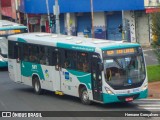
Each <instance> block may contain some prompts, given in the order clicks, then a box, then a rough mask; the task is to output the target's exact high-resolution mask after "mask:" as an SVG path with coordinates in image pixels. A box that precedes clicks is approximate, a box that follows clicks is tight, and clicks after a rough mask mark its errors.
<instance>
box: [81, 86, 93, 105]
mask: <svg viewBox="0 0 160 120" xmlns="http://www.w3.org/2000/svg"><path fill="white" fill-rule="evenodd" d="M80 99H81V102H82V103H83V104H85V105H90V104H91V101H90V100H89V94H88V91H87V89H86V88H85V87H83V88H81V91H80Z"/></svg>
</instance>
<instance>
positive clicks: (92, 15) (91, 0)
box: [90, 0, 94, 38]
mask: <svg viewBox="0 0 160 120" xmlns="http://www.w3.org/2000/svg"><path fill="white" fill-rule="evenodd" d="M90 2H91V19H92V38H94V14H93V0H90Z"/></svg>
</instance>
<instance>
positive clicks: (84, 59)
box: [77, 52, 89, 72]
mask: <svg viewBox="0 0 160 120" xmlns="http://www.w3.org/2000/svg"><path fill="white" fill-rule="evenodd" d="M77 55H78V56H77V57H78V62H77V68H78V70H80V71H83V72H89V60H88V54H87V53H84V52H79V53H78V54H77Z"/></svg>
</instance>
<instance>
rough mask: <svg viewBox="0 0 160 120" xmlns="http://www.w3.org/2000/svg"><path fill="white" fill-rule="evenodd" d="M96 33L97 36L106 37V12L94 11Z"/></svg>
mask: <svg viewBox="0 0 160 120" xmlns="http://www.w3.org/2000/svg"><path fill="white" fill-rule="evenodd" d="M94 35H95V38H100V39H105V38H106V25H105V13H104V12H97V13H94Z"/></svg>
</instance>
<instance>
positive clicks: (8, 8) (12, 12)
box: [1, 0, 16, 19]
mask: <svg viewBox="0 0 160 120" xmlns="http://www.w3.org/2000/svg"><path fill="white" fill-rule="evenodd" d="M3 1H4V0H3ZM7 1H8V0H6V1H4V2H3V4H2V5H3V6H2V7H1V11H2V15H4V16H8V17H12V18H13V19H16V5H15V1H14V0H9V1H10V3H11V4H10V3H7Z"/></svg>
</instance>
